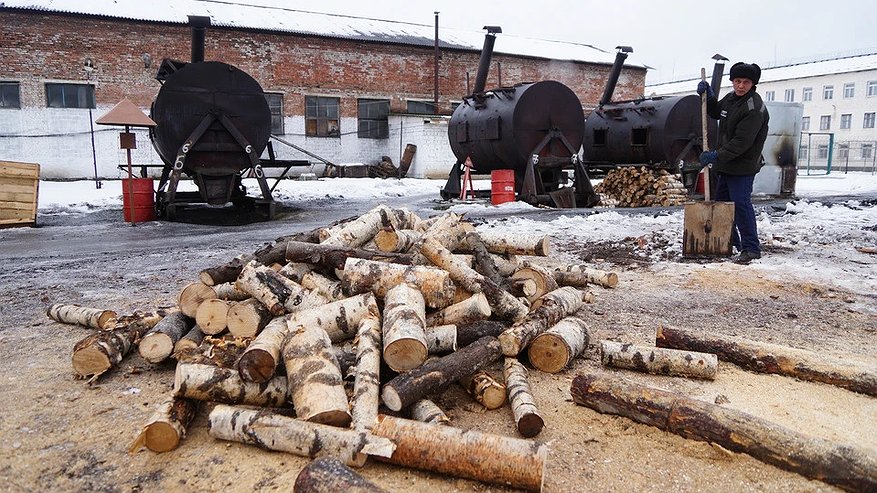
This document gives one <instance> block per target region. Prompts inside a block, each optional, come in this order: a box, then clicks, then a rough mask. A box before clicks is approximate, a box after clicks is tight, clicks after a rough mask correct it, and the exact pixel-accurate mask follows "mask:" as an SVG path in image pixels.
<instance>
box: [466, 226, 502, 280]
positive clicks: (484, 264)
mask: <svg viewBox="0 0 877 493" xmlns="http://www.w3.org/2000/svg"><path fill="white" fill-rule="evenodd" d="M465 241H466V245H467V246H468V247H469V249H470V250H472V253H473V254H474V257H475V258H474V262H475V270H476V271H478V272H479V273H481V274H482V275H483V276H484V277H486V278H488V279H490V280H491V281H493V283H494V284H496V285H497V286H499V285H501V284H502V283H503V281H504V280H505V279H504V278H505V277H506V276H503V275H502V274H500V273H499V268H498V267H497V266H496V261H495V260H494V255H493V254H491V253H490V252H489V251H487V246H485V245H484V241H483V240H482V239H481V236H479V235H478V233H477V232H476V231H472V232H470V233H468V234H466V240H465Z"/></svg>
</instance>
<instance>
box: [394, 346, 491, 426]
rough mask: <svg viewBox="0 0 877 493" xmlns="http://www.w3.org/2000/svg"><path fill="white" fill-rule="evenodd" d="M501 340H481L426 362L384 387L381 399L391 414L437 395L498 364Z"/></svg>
mask: <svg viewBox="0 0 877 493" xmlns="http://www.w3.org/2000/svg"><path fill="white" fill-rule="evenodd" d="M499 356H500V346H499V341H497V340H496V338H495V337H489V336H488V337H482V338H481V339H479V340H477V341H475V342H473V343H472V344H470V345H468V346H466V347H464V348H461V349H459V350H457V351H455V352H453V353H451V354H449V355H447V356H444V357H441V358H436V359H434V360H430V361H427V362H426V363H424V364H423V365H421V366H419V367H418V368H415V369H414V370H411V371H409V372H407V373H403V374H401V375H399V376H397V377H395V378H394V379H393V380H391V381H390V382H388V383H387V384H386V385H384V388H383V390H382V391H381V399H382V400H383V402H384V404H385V405H386V406H387V407H388V408H389V409H390V410H392V411H400V410H402V409H403V408H405V407H408V406H409V405H411V404H413V403H415V402H417V401H418V400H420V399H421V398H423V397H424V396H426V395H429V394H432V393H435V392H438V391H440V390H442V389H444V388H446V387H447V386H448V385H450V384H451V383H453V382H456V381H457V380H460V379H461V378H463V377H465V376H467V375H471V374H473V373H475V372H476V371H478V370H480V369H481V368H484V367H485V366H487V365H489V364H491V363H493V362H494V361H496V360H497V359H498V358H499Z"/></svg>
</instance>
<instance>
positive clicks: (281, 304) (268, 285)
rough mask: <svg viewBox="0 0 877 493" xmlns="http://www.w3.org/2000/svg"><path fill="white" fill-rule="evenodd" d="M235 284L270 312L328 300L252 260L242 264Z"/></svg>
mask: <svg viewBox="0 0 877 493" xmlns="http://www.w3.org/2000/svg"><path fill="white" fill-rule="evenodd" d="M235 285H236V286H237V287H238V289H240V290H241V291H246V292H247V293H250V295H252V296H253V298H255V299H257V300H259V301H260V302H262V304H263V305H265V306H266V307H267V308H268V311H270V312H271V313H272V314H273V315H283V314H284V313H287V312H295V311H299V310H304V309H307V308H313V307H316V306H320V305H323V304H325V303H328V300H327V299H326V298H324V297H323V296H321V295H320V294H318V293H315V292H313V291H311V290H309V289H305V288H303V287H302V286H301V285H300V284H298V283H297V282H295V281H293V280H291V279H287V278H285V277H283V276H281V275H280V274H278V273H277V272H275V271H274V270H272V269H270V268H268V267H265V266H263V265H258V264H256V263H255V262H250V263H248V264H247V265H246V266H244V269H243V270H242V271H241V275H240V277H238V280H237V282H236V284H235Z"/></svg>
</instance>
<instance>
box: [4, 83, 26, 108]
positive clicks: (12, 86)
mask: <svg viewBox="0 0 877 493" xmlns="http://www.w3.org/2000/svg"><path fill="white" fill-rule="evenodd" d="M0 108H21V96H20V88H19V87H18V82H0Z"/></svg>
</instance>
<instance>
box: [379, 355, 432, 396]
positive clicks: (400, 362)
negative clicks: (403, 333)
mask: <svg viewBox="0 0 877 493" xmlns="http://www.w3.org/2000/svg"><path fill="white" fill-rule="evenodd" d="M428 352H429V351H428V348H427V347H426V345H424V344H423V341H420V340H418V339H413V338H405V339H397V340H395V341H393V342H392V343H390V344H387V347H386V348H384V361H385V362H386V363H387V366H389V367H390V368H392V369H393V370H394V371H397V372H403V371H408V370H413V369H414V368H417V367H418V366H420V365H421V364H423V362H424V361H426V358H427V356H428ZM396 410H397V411H398V409H396Z"/></svg>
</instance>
